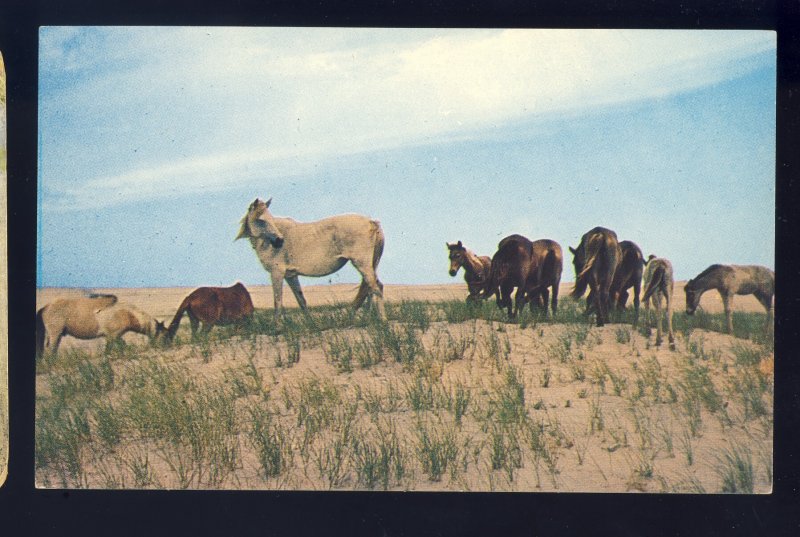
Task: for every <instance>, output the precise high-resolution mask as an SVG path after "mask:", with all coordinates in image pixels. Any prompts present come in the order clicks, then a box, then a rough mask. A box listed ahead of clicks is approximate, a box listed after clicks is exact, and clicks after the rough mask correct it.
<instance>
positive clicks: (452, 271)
mask: <svg viewBox="0 0 800 537" xmlns="http://www.w3.org/2000/svg"><path fill="white" fill-rule="evenodd" d="M457 272H458V271H457V270H453V269H450V276H455V275H456V273H457Z"/></svg>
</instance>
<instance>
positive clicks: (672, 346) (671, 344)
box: [664, 293, 675, 351]
mask: <svg viewBox="0 0 800 537" xmlns="http://www.w3.org/2000/svg"><path fill="white" fill-rule="evenodd" d="M664 297H665V299H666V302H667V332H668V336H669V349H670V350H672V351H674V350H675V336H674V335H673V333H672V297H671V296H670V295H669V294H668V293H664Z"/></svg>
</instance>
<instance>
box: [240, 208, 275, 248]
mask: <svg viewBox="0 0 800 537" xmlns="http://www.w3.org/2000/svg"><path fill="white" fill-rule="evenodd" d="M271 203H272V198H270V199H268V200H267V201H266V202H264V201H261V200H260V199H258V198H256V199H255V201H253V203H251V204H250V207H248V209H247V214H245V215H244V218H242V222H241V223H242V225H241V227H240V228H239V234H238V235H236V239H234V240H239V239H242V238H245V237H261V238H262V239H264V240H266V241H267V242H269V243H270V244H271V245H272V246H274V247H275V248H280V247H281V246H283V234H282V233H281V232H280V230H279V229H278V227H277V226H276V225H275V219H274V218H273V216H272V215H271V214H270V212H269V210H268V209H269V206H270V204H271Z"/></svg>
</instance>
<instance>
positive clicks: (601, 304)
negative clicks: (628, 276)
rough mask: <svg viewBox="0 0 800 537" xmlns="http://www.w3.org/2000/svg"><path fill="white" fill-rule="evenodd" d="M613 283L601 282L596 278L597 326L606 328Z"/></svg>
mask: <svg viewBox="0 0 800 537" xmlns="http://www.w3.org/2000/svg"><path fill="white" fill-rule="evenodd" d="M610 284H611V282H601V281H600V280H599V278H595V287H596V289H597V293H596V296H597V326H605V324H606V323H607V322H608V302H609V294H610V289H609V288H610V287H611V285H610Z"/></svg>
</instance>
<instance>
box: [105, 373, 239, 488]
mask: <svg viewBox="0 0 800 537" xmlns="http://www.w3.org/2000/svg"><path fill="white" fill-rule="evenodd" d="M126 382H127V383H128V385H129V387H130V391H129V393H128V397H127V398H126V399H125V400H124V401H123V402H122V403H121V404H120V412H121V413H122V415H123V416H124V417H125V419H126V421H127V423H129V424H130V426H131V428H132V431H133V432H134V433H135V434H136V435H138V437H139V438H143V439H147V440H150V441H152V442H154V443H155V444H156V445H157V451H158V452H159V453H160V454H161V456H162V458H163V459H164V461H165V462H166V463H167V465H168V466H169V467H170V468H171V469H172V470H173V472H174V473H175V474H176V476H177V477H178V481H179V486H181V487H183V488H188V487H190V486H218V485H220V484H221V483H222V482H223V481H224V480H225V478H226V477H227V476H228V475H230V473H231V472H233V471H234V470H235V469H236V467H237V464H238V461H239V450H240V447H239V441H238V436H239V429H238V422H237V419H236V413H235V405H234V400H235V397H236V396H235V394H234V391H233V390H232V389H231V388H228V387H226V388H223V389H218V388H216V387H214V386H210V385H205V384H200V385H198V384H195V383H194V382H192V381H191V380H190V379H188V378H187V376H186V373H185V372H183V371H181V370H179V369H177V368H174V367H167V366H163V365H161V364H159V363H157V362H155V361H153V362H151V363H148V364H144V365H143V366H142V367H140V368H137V369H136V370H135V371H134V372H133V373H132V374H131V375H130V378H129V379H126Z"/></svg>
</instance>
